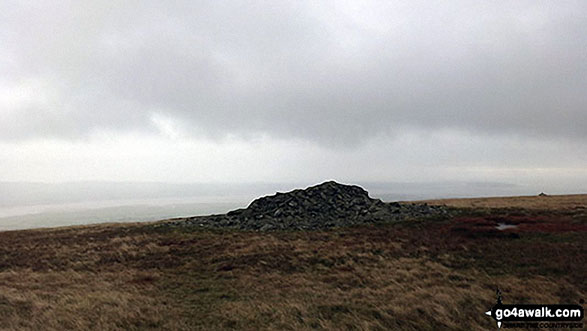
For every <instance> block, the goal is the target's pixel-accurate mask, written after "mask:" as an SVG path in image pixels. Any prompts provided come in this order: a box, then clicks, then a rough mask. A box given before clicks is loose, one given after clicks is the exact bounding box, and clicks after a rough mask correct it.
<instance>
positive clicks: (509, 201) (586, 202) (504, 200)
mask: <svg viewBox="0 0 587 331" xmlns="http://www.w3.org/2000/svg"><path fill="white" fill-rule="evenodd" d="M418 202H422V203H424V202H426V203H428V204H431V205H446V206H451V207H457V208H524V209H533V210H572V209H585V208H587V194H573V195H548V196H542V197H541V196H519V197H493V198H467V199H438V200H426V201H418Z"/></svg>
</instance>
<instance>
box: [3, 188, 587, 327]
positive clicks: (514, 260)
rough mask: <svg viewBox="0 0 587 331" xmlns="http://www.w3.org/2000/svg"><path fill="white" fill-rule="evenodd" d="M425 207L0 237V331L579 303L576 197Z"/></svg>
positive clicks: (326, 319) (327, 320)
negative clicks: (308, 220) (370, 215)
mask: <svg viewBox="0 0 587 331" xmlns="http://www.w3.org/2000/svg"><path fill="white" fill-rule="evenodd" d="M429 203H436V204H446V205H448V206H449V207H450V208H453V209H452V214H451V216H449V217H437V218H429V219H413V220H407V221H402V222H397V223H393V224H386V225H367V226H359V227H348V228H337V229H331V230H320V231H318V230H316V231H274V232H253V231H235V230H210V229H199V228H194V227H188V228H181V227H174V228H171V227H166V226H161V224H162V223H156V224H124V225H122V224H107V225H97V226H83V227H68V228H56V229H39V230H27V231H11V232H2V233H0V321H2V323H1V324H0V329H7V330H22V329H30V330H41V329H42V330H63V329H80V330H81V329H96V330H98V329H99V330H142V329H168V330H197V329H201V330H216V329H245V330H258V329H279V330H308V329H332V330H341V329H349V330H443V329H454V330H487V329H491V328H495V323H494V321H493V320H492V319H491V318H489V317H488V316H485V315H484V314H483V313H484V312H485V311H486V310H488V309H489V308H490V307H492V306H493V304H495V300H496V296H495V290H496V288H497V287H499V288H500V289H501V291H502V294H503V300H504V302H505V303H578V302H580V300H584V299H585V297H586V294H587V284H586V283H585V275H586V274H587V263H586V262H587V261H586V259H587V239H586V233H587V212H586V209H585V207H586V206H587V195H576V196H564V197H563V196H560V197H557V196H552V197H551V196H549V197H518V198H495V199H464V200H443V201H430V202H429ZM451 206H452V207H451ZM499 223H508V224H512V225H516V227H515V228H510V229H507V230H504V231H500V230H497V229H496V228H495V226H496V225H497V224H499Z"/></svg>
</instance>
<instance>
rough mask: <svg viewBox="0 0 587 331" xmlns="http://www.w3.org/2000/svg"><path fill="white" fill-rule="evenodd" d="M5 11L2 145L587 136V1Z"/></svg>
mask: <svg viewBox="0 0 587 331" xmlns="http://www.w3.org/2000/svg"><path fill="white" fill-rule="evenodd" d="M121 3H122V4H121ZM0 12H1V14H0V29H1V31H2V32H1V33H0V43H1V44H0V73H1V74H2V76H0V77H1V78H0V90H2V89H4V91H5V92H4V93H3V94H2V93H0V96H4V102H3V101H2V100H3V99H2V98H1V97H0V106H1V107H2V108H3V109H0V120H1V121H0V137H1V138H3V139H22V138H31V137H45V136H58V137H64V138H73V139H77V138H80V137H84V136H86V135H87V134H88V133H89V132H92V131H95V130H101V129H106V130H115V131H116V130H120V131H127V130H145V131H150V130H157V128H156V127H155V125H154V124H153V121H152V118H153V114H157V116H160V117H163V118H168V119H170V120H172V121H174V122H176V123H178V124H179V125H180V126H181V127H182V128H183V129H185V130H187V131H188V132H191V133H193V134H194V135H198V136H200V135H204V136H210V137H213V138H214V137H223V136H226V135H227V134H231V135H238V136H244V137H247V136H254V135H258V134H266V135H269V136H272V137H278V138H289V137H295V138H302V139H307V140H311V141H317V142H319V143H323V144H328V145H333V144H334V145H337V144H354V143H357V142H360V141H361V140H363V139H365V138H368V137H371V136H374V135H378V134H393V133H394V132H397V131H398V130H401V129H406V128H408V129H409V128H411V127H417V128H426V129H431V130H436V129H444V128H456V129H464V130H468V131H473V132H476V131H482V132H489V133H498V134H499V133H511V132H516V133H521V134H525V135H530V136H532V135H542V136H556V137H569V138H571V139H573V138H580V139H584V138H585V137H586V134H587V130H585V127H587V97H586V96H585V95H586V94H585V90H586V88H587V3H586V2H584V1H557V2H552V1H548V2H546V1H545V2H541V1H492V2H480V1H451V2H443V1H439V2H435V1H423V2H415V1H405V2H403V3H400V2H398V3H394V4H388V3H387V2H367V1H357V2H355V3H350V2H347V3H343V2H340V1H334V2H330V3H327V2H314V1H308V2H301V1H293V2H274V1H267V2H249V1H247V2H240V1H225V2H223V1H210V2H206V3H201V2H194V1H183V2H182V1H173V2H149V1H138V2H130V1H128V2H120V3H118V2H106V1H104V2H101V3H96V2H87V3H83V2H82V1H72V2H59V4H56V3H55V2H38V3H37V2H34V1H28V2H21V1H14V2H11V1H9V2H4V3H3V4H2V5H0ZM14 94H19V95H20V97H18V98H17V100H16V101H14V100H13V99H14ZM6 100H8V101H6Z"/></svg>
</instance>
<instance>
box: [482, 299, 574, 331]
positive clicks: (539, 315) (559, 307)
mask: <svg viewBox="0 0 587 331" xmlns="http://www.w3.org/2000/svg"><path fill="white" fill-rule="evenodd" d="M581 303H583V301H582V300H581ZM485 314H486V315H489V316H491V317H493V319H494V320H495V321H496V322H497V327H498V328H501V327H502V324H503V326H504V328H515V327H534V328H582V327H583V324H582V323H580V322H581V321H582V320H583V317H584V314H585V312H584V311H583V307H582V306H581V305H575V304H503V303H502V298H501V291H500V290H499V289H498V290H497V304H496V305H495V306H493V308H491V310H490V311H487V312H486V313H485ZM510 322H518V323H510Z"/></svg>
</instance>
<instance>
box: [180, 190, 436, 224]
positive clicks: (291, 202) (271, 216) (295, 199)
mask: <svg viewBox="0 0 587 331" xmlns="http://www.w3.org/2000/svg"><path fill="white" fill-rule="evenodd" d="M442 214H446V210H445V208H443V207H439V206H429V205H426V204H403V203H397V202H393V203H385V202H383V201H381V200H379V199H372V198H370V197H369V194H368V193H367V191H365V190H364V189H362V188H361V187H359V186H355V185H343V184H339V183H336V182H333V181H329V182H325V183H322V184H320V185H316V186H312V187H309V188H306V189H303V190H302V189H298V190H294V191H291V192H287V193H277V194H275V195H271V196H265V197H262V198H259V199H256V200H255V201H253V202H252V203H251V204H250V205H249V206H248V207H247V208H244V209H237V210H233V211H231V212H228V213H227V214H224V215H210V216H197V217H189V218H183V219H177V220H173V221H171V222H170V223H168V224H171V225H175V226H201V227H226V228H236V229H242V230H260V231H268V230H286V229H298V230H312V229H323V228H331V227H341V226H351V225H358V224H366V223H383V222H393V221H400V220H404V219H408V218H419V217H426V216H433V215H442Z"/></svg>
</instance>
